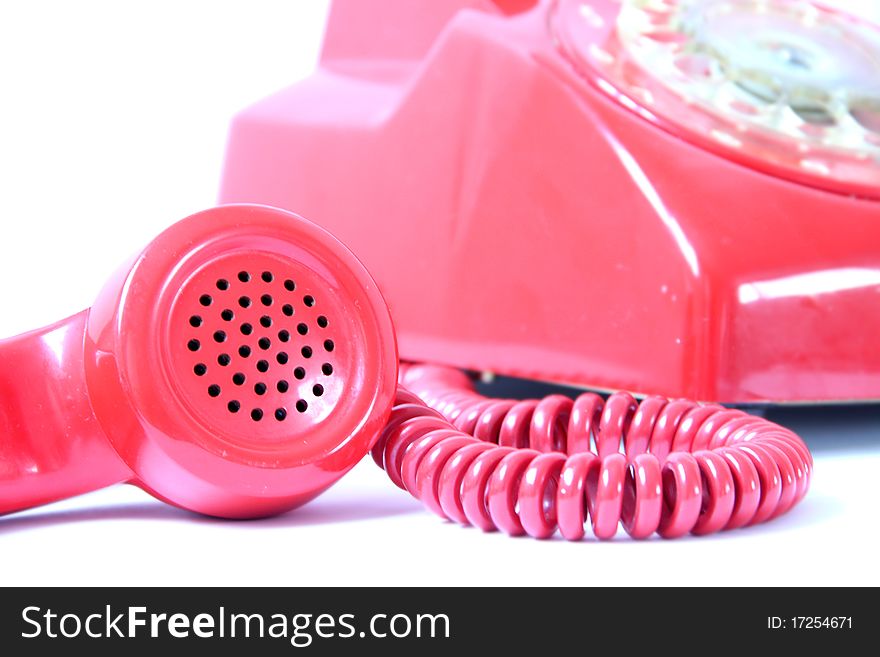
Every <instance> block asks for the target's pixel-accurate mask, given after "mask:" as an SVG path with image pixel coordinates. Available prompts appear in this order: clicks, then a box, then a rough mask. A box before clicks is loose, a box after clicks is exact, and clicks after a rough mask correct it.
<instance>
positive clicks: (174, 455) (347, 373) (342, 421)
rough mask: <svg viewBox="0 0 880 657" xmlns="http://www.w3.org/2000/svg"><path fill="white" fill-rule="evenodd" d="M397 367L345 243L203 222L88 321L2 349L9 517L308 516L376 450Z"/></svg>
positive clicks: (4, 497) (238, 210) (269, 215)
mask: <svg viewBox="0 0 880 657" xmlns="http://www.w3.org/2000/svg"><path fill="white" fill-rule="evenodd" d="M397 362H398V361H397V351H396V346H395V340H394V331H393V328H392V324H391V318H390V315H389V313H388V309H387V306H386V305H385V302H384V301H383V299H382V297H381V295H380V294H379V291H378V289H377V287H376V285H375V283H374V282H373V281H372V279H371V278H370V276H369V274H368V273H367V272H366V270H365V269H364V268H363V266H362V265H361V264H360V262H358V260H357V259H356V258H355V257H354V256H353V255H352V253H351V252H350V251H348V249H346V248H345V247H344V246H342V245H341V244H340V243H339V242H338V241H337V240H336V239H335V238H333V237H332V236H330V235H329V234H328V233H326V232H325V231H324V230H322V229H320V228H318V227H317V226H315V225H313V224H311V223H309V222H307V221H306V220H304V219H302V218H300V217H298V216H296V215H293V214H291V213H289V212H285V211H282V210H278V209H275V208H268V207H262V206H244V205H240V206H226V207H219V208H213V209H211V210H207V211H204V212H201V213H198V214H196V215H193V216H192V217H189V218H187V219H185V220H183V221H181V222H179V223H177V224H175V225H174V226H172V227H171V228H169V229H168V230H166V231H165V232H163V233H162V234H161V235H160V236H159V237H158V238H156V239H155V240H154V241H153V242H151V243H150V245H149V246H148V247H147V248H146V249H144V250H143V251H142V252H141V253H139V254H137V256H136V257H134V258H133V259H132V260H130V261H129V262H128V263H127V264H126V265H125V266H123V267H122V268H121V269H120V270H119V271H118V272H117V273H116V274H115V275H114V276H113V277H112V278H111V279H110V281H109V282H108V283H107V285H106V286H105V287H104V289H103V291H102V292H101V294H100V295H99V296H98V298H97V300H96V302H95V304H94V305H93V306H92V308H90V309H89V310H88V311H84V312H82V313H80V314H78V315H75V316H74V317H71V318H69V319H67V320H64V321H62V322H60V323H58V324H56V325H53V326H50V327H47V328H45V329H41V330H38V331H34V332H31V333H28V334H25V335H22V336H18V337H15V338H10V339H7V340H3V341H0V436H2V440H0V513H7V512H10V511H16V510H20V509H24V508H28V507H31V506H36V505H38V504H44V503H46V502H51V501H54V500H57V499H61V498H64V497H68V496H71V495H76V494H79V493H83V492H86V491H89V490H94V489H97V488H101V487H104V486H108V485H111V484H114V483H119V482H129V483H133V484H136V485H138V486H140V487H142V488H144V489H145V490H147V491H149V492H150V493H152V494H153V495H155V496H156V497H159V498H160V499H163V500H165V501H167V502H170V503H172V504H175V505H177V506H180V507H183V508H185V509H189V510H193V511H198V512H200V513H204V514H209V515H215V516H222V517H231V518H242V517H255V516H265V515H271V514H274V513H278V512H281V511H285V510H287V509H291V508H293V507H296V506H299V505H300V504H303V503H304V502H307V501H308V500H310V499H312V498H313V497H315V496H316V495H318V494H319V493H320V492H321V491H323V490H325V489H326V488H327V487H328V486H330V485H331V484H333V483H334V482H335V481H336V480H338V479H339V478H340V477H341V476H342V475H343V474H345V473H346V472H347V471H348V470H349V469H350V468H351V467H353V466H354V465H355V463H357V462H358V461H359V460H360V459H361V457H363V455H364V454H366V452H367V451H368V450H369V449H370V447H371V446H372V444H373V443H374V442H375V440H376V439H377V437H378V434H379V432H380V431H381V429H382V427H383V426H384V424H385V421H386V419H387V417H388V414H389V413H390V410H391V402H392V400H393V396H394V394H395V389H396V378H397Z"/></svg>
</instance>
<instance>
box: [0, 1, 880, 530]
mask: <svg viewBox="0 0 880 657" xmlns="http://www.w3.org/2000/svg"><path fill="white" fill-rule="evenodd" d="M877 34H878V32H877V29H876V28H875V27H874V26H872V25H870V24H868V23H866V22H865V21H860V20H857V19H855V18H853V17H850V16H847V15H845V14H843V13H841V12H837V11H833V10H830V9H828V8H827V7H824V6H822V5H820V4H818V3H811V2H779V1H777V0H704V1H703V2H695V1H691V2H687V1H683V0H682V1H677V0H641V1H637V0H623V1H621V2H612V1H610V0H594V1H589V2H585V1H581V0H543V1H541V0H532V1H527V0H506V1H505V0H496V1H494V2H490V1H489V0H442V1H440V0H437V1H434V0H431V1H430V2H416V1H413V0H387V1H385V2H382V3H377V2H370V1H367V0H337V2H335V3H334V5H333V9H332V12H331V19H330V26H329V29H328V35H327V40H326V43H325V48H324V53H323V57H322V63H321V66H320V67H319V69H318V71H317V73H316V74H315V75H314V76H312V77H311V78H310V79H308V80H305V81H303V82H301V83H299V84H297V85H296V86H294V87H292V88H290V89H287V90H284V91H282V92H280V93H279V94H277V95H275V96H273V97H271V98H269V99H267V100H265V101H262V102H261V103H259V104H257V105H255V106H254V107H253V108H251V109H248V110H246V111H245V112H243V113H242V114H241V115H240V116H239V117H238V118H237V119H236V121H235V122H234V124H233V128H232V132H231V139H230V147H229V152H228V157H227V166H226V169H225V173H224V179H223V186H222V190H221V200H222V201H223V202H224V203H261V204H269V205H273V206H278V207H284V208H289V209H291V210H296V211H299V212H303V213H304V214H306V215H307V216H309V217H310V218H311V219H313V220H315V221H317V222H318V223H319V224H320V225H321V226H323V227H325V228H326V229H328V230H331V231H332V232H333V233H335V234H337V235H339V236H340V237H341V238H342V239H343V240H344V241H345V242H346V243H347V244H349V245H350V246H352V248H354V250H355V252H356V253H357V254H358V255H359V256H360V257H363V259H364V262H365V264H366V265H367V266H368V268H369V270H370V271H371V272H372V273H373V274H374V275H375V276H376V281H377V283H378V286H377V284H376V283H374V282H373V280H372V279H371V278H370V277H369V276H368V275H367V274H366V271H365V269H364V268H363V267H362V266H361V265H360V264H359V262H358V261H357V260H356V259H355V258H354V257H353V256H352V255H351V253H350V252H348V251H347V250H346V249H345V248H344V247H342V246H341V244H340V243H339V242H337V241H336V240H335V239H334V238H332V237H330V235H329V234H328V233H326V232H324V231H323V230H321V229H319V228H317V227H315V226H314V225H311V224H309V223H308V222H306V221H305V220H303V219H300V218H298V217H296V216H294V215H291V214H289V213H287V212H285V211H283V210H278V209H273V208H270V207H267V206H264V205H259V206H257V205H243V204H239V205H225V206H221V207H219V208H215V209H213V210H208V211H206V212H204V213H201V214H199V215H196V216H194V217H191V218H189V219H186V220H184V221H183V222H181V223H180V224H178V225H177V226H174V227H172V228H171V229H169V231H167V232H166V233H163V235H161V236H160V237H159V238H158V239H157V240H156V241H155V242H154V243H153V244H152V245H151V246H149V247H148V248H147V249H146V250H145V251H144V252H143V253H142V254H140V256H138V257H137V258H136V259H135V260H134V261H133V262H132V263H131V264H130V265H128V266H127V267H126V268H124V269H123V270H121V272H120V274H118V275H117V276H116V278H114V279H113V281H112V282H111V283H110V284H109V286H108V287H107V288H105V291H104V292H103V293H102V294H101V296H100V297H99V301H98V302H97V303H96V305H95V307H94V308H93V309H92V310H91V311H89V312H88V313H83V314H81V315H77V316H76V317H74V318H71V319H70V320H67V321H65V322H62V323H61V324H59V325H56V326H54V327H49V328H48V329H45V330H43V331H38V332H36V333H32V334H28V335H25V336H21V337H19V338H14V339H12V340H7V341H5V342H4V343H2V345H0V361H2V362H3V370H2V371H3V372H4V379H3V384H4V390H3V392H4V396H3V401H2V406H0V408H2V414H0V422H2V431H3V435H4V436H5V437H6V438H7V439H6V440H5V441H4V442H3V443H2V447H0V450H2V451H0V457H2V458H0V500H2V502H0V510H2V511H7V512H8V511H13V510H17V509H21V508H25V507H27V506H32V505H35V504H39V503H43V502H48V501H51V500H53V499H58V498H60V497H63V496H65V495H69V494H75V493H79V492H83V491H85V490H89V489H92V488H95V487H98V486H102V485H107V484H110V483H115V482H119V481H130V482H132V483H136V484H138V485H140V486H142V487H144V488H145V489H147V490H148V491H150V492H152V493H153V494H155V495H157V496H158V497H160V498H162V499H165V500H167V501H169V502H171V503H174V504H177V505H178V506H182V507H184V508H188V509H192V510H195V511H199V512H202V513H208V514H211V515H217V516H223V517H252V516H259V515H267V514H270V513H275V512H280V511H283V510H285V509H288V508H292V507H294V506H297V505H298V504H301V503H303V502H305V501H307V500H308V499H310V498H311V497H313V496H314V495H316V494H318V493H319V492H320V491H321V490H323V489H324V488H326V487H327V486H329V485H330V484H332V483H333V482H334V481H335V480H336V479H338V478H339V477H340V476H342V474H344V473H345V472H346V471H347V470H348V469H349V468H350V467H352V466H353V465H354V463H356V462H357V461H358V460H359V458H361V456H363V454H365V453H366V452H367V451H368V450H370V449H372V454H373V457H374V459H375V460H376V462H377V463H378V464H379V465H380V466H381V467H383V468H384V469H385V470H386V472H387V473H388V475H389V477H390V478H391V479H392V481H393V482H394V483H395V484H397V485H398V486H401V487H403V488H405V489H406V490H407V491H409V492H410V493H411V494H413V495H414V496H416V497H417V498H419V499H420V500H422V501H423V503H424V504H425V505H426V506H427V507H428V508H430V509H431V510H433V511H435V512H436V513H438V514H440V515H441V516H443V517H446V518H448V519H451V520H455V521H457V522H460V523H464V524H470V525H474V526H477V527H480V528H482V529H484V530H492V529H500V530H502V531H505V532H507V533H509V534H523V533H525V534H529V535H531V536H535V537H539V538H543V537H547V536H550V535H552V534H553V533H554V532H555V531H556V530H557V529H558V530H559V532H560V533H561V534H562V535H563V536H564V537H565V538H568V539H579V538H581V537H582V536H584V533H585V528H586V525H588V524H589V525H590V526H591V533H592V534H593V535H594V536H596V537H598V538H609V537H611V536H612V535H614V534H615V533H616V531H617V530H618V527H619V526H623V528H624V529H625V531H627V533H629V534H630V535H631V536H633V537H637V538H642V537H647V536H649V535H651V534H653V533H655V532H657V533H659V534H660V535H662V536H666V537H674V536H680V535H682V534H685V533H688V532H692V533H696V534H702V533H708V532H712V531H717V530H720V529H725V528H734V527H741V526H744V525H748V524H752V523H757V522H761V521H763V520H766V519H769V518H771V517H773V516H775V515H778V514H780V513H783V512H784V511H786V510H788V509H789V508H791V506H792V505H793V504H795V503H796V502H797V501H798V500H799V499H801V497H803V495H804V494H805V493H806V490H807V488H808V485H809V479H810V472H811V467H812V461H811V457H810V454H809V452H808V450H807V449H806V447H805V445H804V444H803V442H802V441H801V440H800V439H799V438H798V437H797V436H795V435H794V434H793V433H791V432H790V431H788V430H786V429H784V428H782V427H779V426H777V425H775V424H773V423H771V422H768V421H766V420H763V419H760V418H757V417H753V416H750V415H748V414H746V413H744V412H743V411H740V410H733V409H729V408H724V407H722V406H718V405H714V404H703V403H696V402H688V401H681V400H678V399H673V400H668V399H666V398H665V397H660V396H658V393H660V394H663V395H669V396H672V397H675V398H677V397H692V398H695V399H702V400H710V399H711V400H719V401H724V402H767V401H771V402H781V401H784V402H790V401H810V400H822V401H842V400H852V399H876V398H877V397H878V396H880V376H878V373H880V350H877V349H876V346H875V345H874V342H875V340H874V339H873V338H874V335H875V334H876V333H877V330H876V329H878V328H880V305H878V304H877V303H876V299H877V291H878V286H880V264H878V261H880V251H878V248H880V221H878V219H880V205H878V201H880V166H878V154H880V87H878V82H877V81H878V80H880V75H878V71H880V46H878V37H877ZM364 208H369V210H370V211H369V213H368V214H365V212H364ZM379 289H381V291H382V295H384V297H385V298H387V299H388V302H389V307H390V309H391V313H390V314H391V315H393V317H394V323H395V326H396V328H397V330H398V333H397V337H398V339H399V346H400V356H401V357H402V358H403V359H404V364H402V365H400V366H399V367H398V360H397V358H398V354H397V351H396V347H395V337H394V331H393V330H392V326H391V321H390V318H389V312H388V309H386V307H385V303H384V301H383V298H382V296H380V294H379V292H378V290H379ZM423 363H430V364H423ZM456 368H465V369H470V370H488V371H493V372H498V373H501V374H508V375H513V376H525V377H528V378H533V379H539V380H548V381H556V382H561V383H573V384H577V385H579V386H582V387H589V388H593V389H606V390H609V391H611V390H623V389H630V390H634V391H635V392H636V393H638V394H639V396H640V398H641V401H640V402H637V401H636V400H635V399H634V397H633V396H631V395H630V394H628V393H623V392H614V393H613V394H611V395H610V396H608V397H607V399H605V398H602V397H600V396H598V395H597V394H594V393H592V392H585V393H583V394H580V395H579V396H577V397H576V398H574V399H572V398H570V397H567V396H563V395H551V396H549V397H546V398H544V399H535V400H524V401H519V400H501V399H492V398H487V397H484V396H482V395H480V394H478V393H477V392H476V391H475V389H474V387H473V385H472V381H471V379H470V378H469V377H468V376H467V375H465V374H464V373H463V372H461V371H460V370H459V369H456ZM398 381H399V387H397V388H396V391H395V385H396V382H398Z"/></svg>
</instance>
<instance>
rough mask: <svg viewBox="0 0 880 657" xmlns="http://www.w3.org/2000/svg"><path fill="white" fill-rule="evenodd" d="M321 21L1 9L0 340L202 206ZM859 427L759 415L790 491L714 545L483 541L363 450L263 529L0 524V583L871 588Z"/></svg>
mask: <svg viewBox="0 0 880 657" xmlns="http://www.w3.org/2000/svg"><path fill="white" fill-rule="evenodd" d="M838 4H849V5H850V6H852V7H856V8H860V9H861V10H863V11H866V12H868V13H872V14H873V16H874V17H875V18H877V17H878V14H880V10H878V9H877V8H876V5H874V6H873V8H872V7H871V6H872V3H869V2H863V3H859V2H849V3H838ZM326 10H327V3H326V2H320V1H308V2H307V1H304V0H301V1H299V2H282V1H274V2H273V1H268V0H261V1H256V2H247V3H245V2H218V1H216V0H215V1H211V2H207V1H201V2H157V1H153V2H150V3H119V2H94V1H88V2H85V1H80V2H7V1H4V2H3V3H2V4H0V222H2V227H3V231H2V236H0V280H2V281H4V283H3V286H2V293H0V303H2V311H0V336H9V335H14V334H16V333H18V332H21V331H24V330H27V329H29V328H33V327H37V326H40V325H43V324H46V323H49V322H51V321H53V320H55V319H58V318H61V317H63V316H66V315H69V314H72V313H73V312H76V311H78V310H80V309H81V308H83V307H86V306H87V305H89V303H91V301H92V299H93V298H94V295H95V294H96V293H97V291H98V289H99V288H100V286H101V285H102V283H103V282H104V279H105V278H106V276H107V275H108V274H109V273H110V272H111V271H113V269H114V268H115V267H116V266H117V264H118V263H119V262H120V261H122V260H123V259H124V258H125V257H126V256H127V255H128V254H130V253H132V252H134V251H136V250H137V249H139V248H140V247H141V246H142V245H143V244H145V243H146V242H148V241H149V240H150V239H151V238H152V237H153V236H154V235H155V234H157V233H158V232H159V231H160V230H162V229H163V228H165V227H166V226H167V225H168V224H170V223H172V222H173V221H175V220H177V219H179V218H182V217H184V216H186V215H188V214H190V213H192V212H194V211H196V210H199V209H202V208H205V207H208V206H210V205H212V204H213V202H214V200H215V198H216V193H217V187H218V183H219V174H220V168H221V163H222V157H223V149H224V143H225V138H226V129H227V125H228V122H229V119H230V117H231V116H232V114H233V113H234V112H236V111H237V110H239V109H241V108H243V107H245V106H247V105H248V104H250V103H252V102H254V101H255V100H257V99H259V98H261V97H262V96H265V95H267V94H269V93H271V92H273V91H275V90H276V89H279V88H281V87H283V86H286V85H288V84H291V83H292V82H294V81H295V80H296V79H297V78H299V77H302V76H304V75H307V74H308V72H309V70H310V69H311V68H312V67H313V66H314V64H315V62H316V58H317V54H318V48H319V46H320V40H321V35H322V29H323V24H324V21H325V18H326ZM878 418H880V409H878V407H876V406H875V407H871V408H862V409H836V410H825V411H814V410H813V411H806V412H799V413H793V412H791V411H785V412H783V413H781V414H778V415H776V416H774V417H773V419H777V420H780V421H783V422H786V423H788V424H790V425H791V426H794V427H795V428H796V429H798V430H800V431H802V433H803V435H804V436H805V437H806V438H807V440H808V442H809V444H810V447H811V448H812V449H813V452H814V454H815V457H816V470H815V478H814V482H813V487H812V490H811V492H810V494H809V496H808V497H807V499H806V500H805V501H804V502H803V503H802V504H801V505H800V506H799V507H798V508H796V509H795V510H794V511H793V512H791V513H790V514H788V515H786V516H784V517H783V518H780V519H778V520H777V521H775V522H772V523H769V524H767V525H765V526H761V527H756V528H751V529H748V530H740V531H736V532H729V533H724V534H720V535H716V536H713V537H707V538H699V539H695V538H687V539H682V540H678V541H663V540H659V539H658V540H650V541H645V542H633V541H630V540H628V539H627V538H626V537H625V536H623V537H621V538H620V540H615V541H612V542H609V543H596V542H592V541H587V542H583V543H577V544H569V543H566V542H564V541H561V540H553V541H545V542H537V541H533V540H531V539H518V540H514V539H510V538H507V537H506V536H502V535H498V534H482V533H481V532H479V531H477V530H474V529H464V528H460V527H457V526H454V525H451V524H448V523H444V522H442V521H440V520H438V519H437V518H436V517H434V516H433V515H430V514H428V513H427V512H425V511H423V510H422V508H421V506H420V504H419V503H418V502H416V501H414V500H412V499H410V498H409V497H408V496H407V495H406V494H405V493H403V492H401V491H400V490H398V489H396V488H395V487H394V486H393V485H391V484H390V482H388V481H387V479H386V477H385V475H384V474H383V473H382V472H381V471H380V470H378V469H377V468H376V467H375V466H374V465H373V463H372V461H370V460H369V459H367V460H365V461H364V462H363V463H362V464H360V465H359V466H358V467H357V468H356V469H355V470H354V472H352V474H350V475H349V476H347V477H346V478H345V479H344V480H343V481H342V482H340V483H339V484H338V485H337V486H336V487H334V488H333V489H331V490H330V491H329V492H328V493H327V494H325V495H324V496H322V497H321V498H319V499H318V500H317V501H315V502H314V503H312V504H310V505H308V506H306V507H304V508H302V509H300V510H297V511H295V512H292V513H289V514H287V515H285V516H282V517H278V518H274V519H270V520H263V521H254V522H223V521H217V520H212V519H205V518H201V517H197V516H194V515H192V514H189V513H186V512H184V511H180V510H177V509H174V508H171V507H168V506H165V505H163V504H161V503H159V502H157V501H154V500H153V499H152V498H150V497H149V496H147V495H146V494H144V493H142V492H140V491H139V490H136V489H134V488H131V487H127V486H118V487H114V488H111V489H107V490H104V491H100V492H97V493H93V494H90V495H86V496H83V497H80V498H78V499H74V500H69V501H66V502H62V503H58V504H54V505H51V506H48V507H44V508H41V509H37V510H33V511H29V512H26V513H20V514H15V515H11V516H8V517H5V518H0V562H2V566H0V584H3V585H11V584H24V585H27V584H72V583H75V584H118V585H121V584H125V585H137V584H141V585H156V584H206V585H211V584H214V585H221V584H242V585H244V584H256V585H275V584H291V585H299V584H302V585H305V584H313V585H331V584H404V585H427V584H551V585H557V584H607V585H619V584H655V583H665V584H710V585H713V584H873V585H877V584H880V569H878V565H877V556H876V555H877V550H878V528H877V527H878V522H877V521H878V509H877V502H878V498H880V496H878V486H880V419H878ZM0 440H2V437H0Z"/></svg>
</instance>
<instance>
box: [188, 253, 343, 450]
mask: <svg viewBox="0 0 880 657" xmlns="http://www.w3.org/2000/svg"><path fill="white" fill-rule="evenodd" d="M253 259H254V258H251V260H253ZM246 260H247V259H246V258H244V257H242V258H240V261H241V262H239V266H238V267H235V268H234V269H232V270H231V271H229V269H228V268H226V271H220V269H221V268H220V267H216V268H215V271H212V272H211V273H210V274H205V275H203V276H201V277H199V278H198V279H194V281H193V284H192V287H193V289H192V290H188V291H187V293H186V295H185V297H184V295H183V293H181V294H182V297H184V298H183V304H184V305H185V304H187V303H188V304H189V306H188V308H186V309H185V311H184V312H182V313H181V314H182V315H183V316H182V317H181V318H180V320H179V322H178V324H177V327H178V329H176V330H174V331H173V333H174V334H176V335H178V336H179V337H178V340H179V342H178V343H177V344H178V345H179V346H178V347H177V349H178V350H179V352H177V353H180V354H186V356H185V357H184V356H182V355H181V356H179V357H182V358H185V359H186V360H187V361H188V362H187V363H186V371H188V372H189V375H188V376H189V378H190V380H191V381H192V383H193V385H190V384H186V387H187V389H190V390H191V391H193V394H194V396H195V401H196V403H198V404H202V403H204V404H206V405H207V406H206V408H207V409H209V411H210V412H211V414H214V413H216V412H220V413H222V414H223V415H224V416H226V417H228V418H229V421H230V422H233V421H234V422H235V423H240V422H247V423H254V424H256V423H261V424H260V426H261V427H263V428H261V429H260V434H261V435H265V431H266V430H268V429H269V428H270V427H271V426H277V427H278V428H279V430H280V427H281V425H283V424H284V423H289V422H291V421H292V420H293V418H296V417H303V418H305V417H307V416H309V415H310V414H312V413H314V412H318V410H320V409H323V411H322V412H325V413H326V409H327V404H328V403H329V404H332V403H333V401H334V400H335V399H338V391H339V385H338V384H337V385H335V386H334V385H333V380H332V378H333V376H334V372H335V368H334V364H333V362H332V361H331V360H330V357H331V354H333V352H334V350H335V348H336V346H337V345H336V342H335V341H334V339H333V338H332V337H329V336H330V335H331V334H330V333H329V331H328V327H330V326H331V324H332V322H331V319H330V318H329V317H328V314H329V313H328V312H327V311H328V306H326V305H325V306H324V307H323V308H321V296H322V295H321V291H320V290H319V289H318V288H317V286H314V285H311V284H310V282H309V281H308V280H306V281H305V283H304V284H303V285H304V288H303V287H301V286H300V285H299V284H298V282H297V279H298V278H300V276H302V277H303V278H306V279H307V278H308V275H304V274H297V273H296V272H286V271H285V272H280V273H279V272H278V271H274V270H273V268H269V267H259V268H251V267H247V265H248V263H247V262H245V261H246ZM267 260H268V258H267ZM273 263H274V261H273ZM242 264H245V265H246V268H240V267H241V265H242ZM274 264H276V265H277V263H274ZM290 273H293V274H294V275H293V276H291V275H289V274H290ZM310 288H311V289H310ZM304 292H308V293H304ZM186 298H188V299H189V301H186ZM313 309H315V310H313ZM329 310H331V311H332V310H333V307H332V304H331V306H330V307H329ZM316 311H320V314H318V312H316ZM294 318H295V319H294ZM316 353H320V354H321V356H322V358H320V360H318V359H317V358H315V355H316ZM316 360H317V362H315V361H316ZM196 383H197V385H196ZM199 391H201V392H199ZM199 394H200V395H203V397H202V400H203V401H199V399H198V396H199ZM328 395H329V398H328ZM319 400H320V401H319ZM267 421H268V422H270V424H268V425H266V424H265V423H266V422H267ZM238 426H242V425H238Z"/></svg>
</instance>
